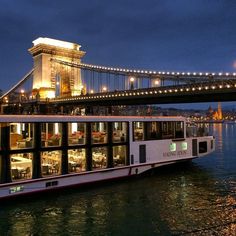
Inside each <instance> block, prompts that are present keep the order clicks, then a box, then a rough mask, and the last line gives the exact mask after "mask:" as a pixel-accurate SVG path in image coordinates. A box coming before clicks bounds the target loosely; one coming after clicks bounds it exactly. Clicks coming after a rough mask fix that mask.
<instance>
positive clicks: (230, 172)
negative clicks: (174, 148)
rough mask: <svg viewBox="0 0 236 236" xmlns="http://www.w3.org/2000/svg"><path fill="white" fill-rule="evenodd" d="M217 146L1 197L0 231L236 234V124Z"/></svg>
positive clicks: (220, 130)
mask: <svg viewBox="0 0 236 236" xmlns="http://www.w3.org/2000/svg"><path fill="white" fill-rule="evenodd" d="M212 131H213V133H214V135H215V136H216V146H217V147H216V152H215V153H214V154H211V155H209V156H207V157H205V158H202V159H198V160H194V161H192V162H190V163H187V164H181V165H174V166H171V167H165V168H159V169H157V170H156V172H155V173H154V174H150V175H147V176H143V177H142V178H136V179H131V180H126V181H120V182H116V183H109V184H106V185H103V186H96V187H92V188H86V189H83V190H71V191H67V192H66V193H62V194H53V195H51V196H44V197H40V198H37V199H27V200H24V201H21V202H19V201H13V202H9V203H7V204H4V205H3V204H1V207H0V235H1V236H2V235H236V125H232V124H230V125H226V124H223V125H222V124H215V125H213V126H212Z"/></svg>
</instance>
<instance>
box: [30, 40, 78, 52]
mask: <svg viewBox="0 0 236 236" xmlns="http://www.w3.org/2000/svg"><path fill="white" fill-rule="evenodd" d="M33 44H34V46H37V45H39V44H46V45H50V46H55V47H61V48H67V49H74V50H78V51H79V48H80V47H81V46H80V45H78V44H75V43H69V42H65V41H61V40H56V39H50V38H42V37H40V38H37V39H36V40H34V41H33Z"/></svg>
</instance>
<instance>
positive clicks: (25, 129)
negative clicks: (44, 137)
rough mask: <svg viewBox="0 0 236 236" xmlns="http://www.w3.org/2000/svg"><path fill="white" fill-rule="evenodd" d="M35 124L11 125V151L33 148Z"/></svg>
mask: <svg viewBox="0 0 236 236" xmlns="http://www.w3.org/2000/svg"><path fill="white" fill-rule="evenodd" d="M33 132H34V129H33V124H31V123H11V124H10V147H11V149H22V148H32V147H33V137H34V134H33Z"/></svg>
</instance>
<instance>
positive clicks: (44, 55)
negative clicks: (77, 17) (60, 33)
mask: <svg viewBox="0 0 236 236" xmlns="http://www.w3.org/2000/svg"><path fill="white" fill-rule="evenodd" d="M29 52H30V53H31V54H32V56H33V59H34V76H33V88H32V95H33V96H36V95H37V94H39V95H40V98H43V99H45V98H54V97H56V96H62V97H67V96H76V95H80V94H81V91H84V90H85V89H86V88H85V87H84V86H85V85H83V84H82V80H81V70H80V69H79V68H76V67H71V66H67V65H64V64H60V63H58V62H56V60H53V59H57V60H61V61H65V62H73V63H75V64H79V63H80V62H81V58H82V57H83V56H84V55H85V52H83V51H80V45H78V44H75V43H69V42H65V41H60V40H55V39H50V38H38V39H36V40H34V41H33V47H32V48H30V49H29Z"/></svg>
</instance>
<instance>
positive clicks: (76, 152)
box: [68, 148, 86, 172]
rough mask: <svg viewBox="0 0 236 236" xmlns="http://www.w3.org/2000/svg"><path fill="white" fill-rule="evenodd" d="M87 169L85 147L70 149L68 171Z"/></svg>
mask: <svg viewBox="0 0 236 236" xmlns="http://www.w3.org/2000/svg"><path fill="white" fill-rule="evenodd" d="M85 170H86V155H85V149H84V148H81V149H71V150H68V171H69V172H81V171H85Z"/></svg>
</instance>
